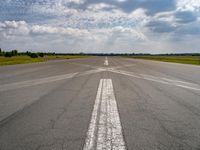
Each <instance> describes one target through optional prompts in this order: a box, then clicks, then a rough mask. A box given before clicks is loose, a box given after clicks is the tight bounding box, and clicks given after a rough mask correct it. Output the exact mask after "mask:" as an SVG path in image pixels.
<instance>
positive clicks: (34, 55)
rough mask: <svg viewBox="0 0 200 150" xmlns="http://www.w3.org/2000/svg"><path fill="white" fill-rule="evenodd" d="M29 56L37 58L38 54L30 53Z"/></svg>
mask: <svg viewBox="0 0 200 150" xmlns="http://www.w3.org/2000/svg"><path fill="white" fill-rule="evenodd" d="M29 56H30V57H31V58H38V55H37V54H36V53H30V54H29Z"/></svg>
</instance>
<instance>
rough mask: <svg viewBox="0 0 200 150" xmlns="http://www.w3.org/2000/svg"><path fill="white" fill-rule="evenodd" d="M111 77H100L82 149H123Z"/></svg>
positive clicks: (123, 144)
mask: <svg viewBox="0 0 200 150" xmlns="http://www.w3.org/2000/svg"><path fill="white" fill-rule="evenodd" d="M125 149H126V147H125V142H124V138H123V135H122V127H121V122H120V118H119V112H118V109H117V102H116V100H115V96H114V90H113V85H112V80H111V79H101V80H100V83H99V88H98V91H97V96H96V100H95V104H94V109H93V112H92V117H91V121H90V125H89V129H88V132H87V138H86V140H85V145H84V148H83V150H125Z"/></svg>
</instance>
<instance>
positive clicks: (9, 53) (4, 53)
mask: <svg viewBox="0 0 200 150" xmlns="http://www.w3.org/2000/svg"><path fill="white" fill-rule="evenodd" d="M22 55H24V56H30V57H31V58H37V57H44V56H45V55H46V56H52V55H54V56H55V55H63V56H64V55H72V56H76V55H83V56H85V55H87V56H200V53H169V54H148V53H83V52H81V53H55V52H48V53H46V52H30V51H26V52H19V51H18V50H12V51H3V50H2V49H1V48H0V56H4V57H12V56H22Z"/></svg>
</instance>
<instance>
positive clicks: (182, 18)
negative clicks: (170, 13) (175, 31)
mask: <svg viewBox="0 0 200 150" xmlns="http://www.w3.org/2000/svg"><path fill="white" fill-rule="evenodd" d="M175 17H176V21H177V22H178V23H190V22H194V21H196V20H197V16H196V15H195V14H194V13H193V12H191V11H177V12H176V13H175Z"/></svg>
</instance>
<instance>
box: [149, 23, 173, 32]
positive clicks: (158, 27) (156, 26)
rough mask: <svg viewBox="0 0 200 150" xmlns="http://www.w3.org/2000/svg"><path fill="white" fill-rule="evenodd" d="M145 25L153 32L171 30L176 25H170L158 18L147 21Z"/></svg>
mask: <svg viewBox="0 0 200 150" xmlns="http://www.w3.org/2000/svg"><path fill="white" fill-rule="evenodd" d="M146 27H148V28H149V29H150V30H152V31H154V32H159V33H165V32H172V31H174V30H175V29H176V26H173V25H171V24H170V23H169V22H167V21H158V20H154V21H150V22H148V23H147V24H146Z"/></svg>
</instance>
